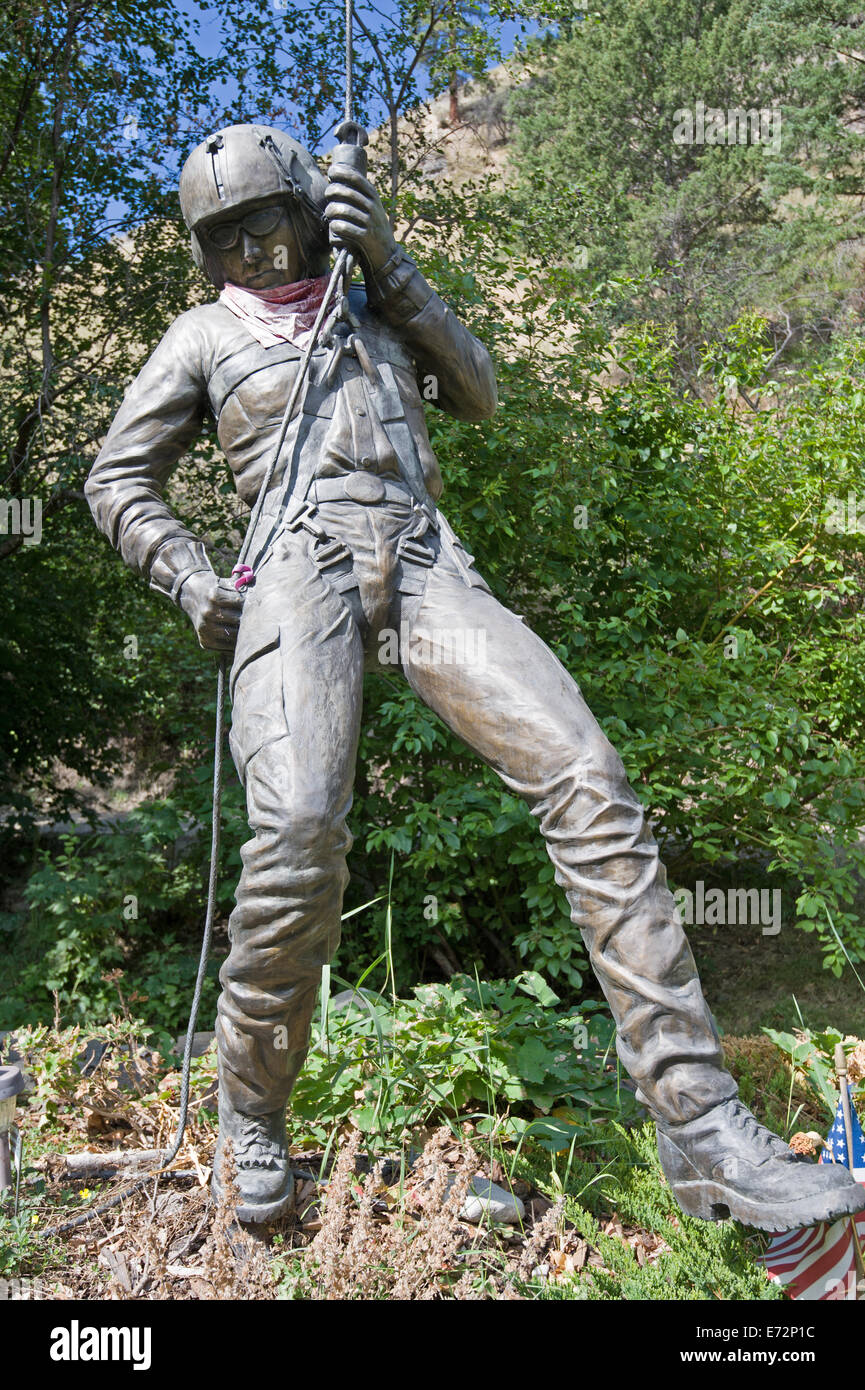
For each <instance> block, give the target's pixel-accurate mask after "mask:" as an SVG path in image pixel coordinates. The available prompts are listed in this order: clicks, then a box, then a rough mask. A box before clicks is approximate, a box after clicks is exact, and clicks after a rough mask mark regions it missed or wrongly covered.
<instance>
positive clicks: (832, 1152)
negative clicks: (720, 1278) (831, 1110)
mask: <svg viewBox="0 0 865 1390" xmlns="http://www.w3.org/2000/svg"><path fill="white" fill-rule="evenodd" d="M847 1093H848V1095H849V1087H848V1092H847ZM850 1115H851V1120H852V1129H853V1152H852V1154H848V1153H847V1135H846V1132H845V1129H844V1110H843V1106H842V1103H841V1101H840V1100H839V1101H838V1109H837V1110H836V1111H835V1123H834V1124H833V1126H832V1128H831V1129H830V1131H829V1135H828V1137H827V1139H826V1143H825V1145H824V1146H823V1152H822V1153H821V1155H820V1162H821V1163H843V1164H844V1166H845V1168H850V1170H851V1171H852V1173H853V1176H854V1178H855V1179H856V1181H857V1182H861V1183H865V1135H863V1133H862V1126H861V1125H860V1123H859V1117H858V1116H857V1114H856V1111H855V1110H854V1109H853V1104H852V1101H851V1104H850ZM854 1220H855V1222H856V1230H857V1233H858V1236H859V1248H860V1250H865V1212H859V1214H858V1215H857V1216H856V1217H853V1218H851V1217H849V1216H842V1217H841V1219H840V1220H838V1221H832V1222H829V1221H818V1222H817V1224H816V1225H814V1226H805V1227H802V1228H800V1229H799V1230H797V1231H783V1232H780V1233H779V1234H777V1235H774V1236H773V1237H772V1239H771V1241H770V1243H769V1248H768V1250H767V1251H766V1253H765V1254H764V1255H759V1256H758V1259H759V1261H760V1262H761V1263H762V1264H764V1265H765V1266H766V1273H767V1274H768V1276H769V1278H770V1279H772V1280H773V1281H774V1282H775V1283H776V1284H781V1285H782V1286H783V1287H784V1288H785V1289H786V1290H787V1292H788V1293H789V1294H790V1297H791V1298H794V1299H803V1300H805V1301H814V1302H816V1301H828V1302H837V1301H839V1300H846V1299H855V1298H856V1283H857V1278H858V1272H857V1264H856V1250H855V1247H854V1243H853V1239H854V1238H853V1221H854Z"/></svg>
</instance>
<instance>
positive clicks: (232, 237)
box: [207, 206, 285, 251]
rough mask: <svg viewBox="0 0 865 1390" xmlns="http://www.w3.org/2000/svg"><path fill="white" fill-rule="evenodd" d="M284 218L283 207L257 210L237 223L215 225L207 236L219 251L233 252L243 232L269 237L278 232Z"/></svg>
mask: <svg viewBox="0 0 865 1390" xmlns="http://www.w3.org/2000/svg"><path fill="white" fill-rule="evenodd" d="M284 216H285V209H284V208H283V207H279V206H275V207H266V208H257V209H256V210H255V211H254V212H248V213H247V214H246V215H245V217H242V218H240V219H239V220H238V221H237V222H217V223H215V224H214V226H212V227H208V228H207V236H208V239H209V240H210V241H211V242H212V243H213V245H214V246H215V247H216V249H217V250H218V251H231V250H232V249H233V248H234V247H235V246H236V245H237V243H238V241H239V240H240V233H241V231H244V232H248V234H249V235H250V236H254V237H260V236H269V234H270V233H271V232H275V231H276V229H277V227H278V226H279V224H280V222H281V221H282V218H283V217H284Z"/></svg>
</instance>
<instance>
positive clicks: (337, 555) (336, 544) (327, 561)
mask: <svg viewBox="0 0 865 1390" xmlns="http://www.w3.org/2000/svg"><path fill="white" fill-rule="evenodd" d="M312 558H313V560H314V561H315V563H316V565H317V566H318V568H319V569H320V570H324V569H329V568H330V566H331V565H337V564H339V562H340V560H345V559H350V558H351V551H350V550H349V548H348V546H347V545H344V544H343V542H342V541H337V540H325V542H324V544H323V545H316V546H314V547H313V552H312Z"/></svg>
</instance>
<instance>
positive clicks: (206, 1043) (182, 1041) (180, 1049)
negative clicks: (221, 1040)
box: [174, 1032, 216, 1057]
mask: <svg viewBox="0 0 865 1390" xmlns="http://www.w3.org/2000/svg"><path fill="white" fill-rule="evenodd" d="M215 1037H216V1034H215V1033H212V1032H210V1033H208V1032H201V1033H193V1035H192V1055H193V1057H203V1056H204V1054H205V1052H206V1051H207V1049H208V1048H209V1047H210V1044H211V1043H212V1042H213V1039H214V1038H215ZM185 1048H186V1034H185V1033H181V1034H180V1037H179V1038H177V1039H176V1041H175V1044H174V1050H175V1052H176V1053H177V1054H178V1056H180V1057H182V1056H183V1053H184V1050H185Z"/></svg>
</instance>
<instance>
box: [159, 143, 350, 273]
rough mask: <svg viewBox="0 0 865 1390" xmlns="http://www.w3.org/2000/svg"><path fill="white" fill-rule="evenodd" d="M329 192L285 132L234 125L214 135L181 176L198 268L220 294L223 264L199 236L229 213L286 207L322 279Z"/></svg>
mask: <svg viewBox="0 0 865 1390" xmlns="http://www.w3.org/2000/svg"><path fill="white" fill-rule="evenodd" d="M326 188H327V179H326V178H325V176H324V175H323V174H322V172H321V170H320V169H319V167H318V165H317V164H316V162H315V160H314V159H313V157H312V155H311V154H309V153H308V151H307V150H305V149H304V148H303V146H302V145H299V144H298V143H297V141H296V140H292V138H291V136H290V135H286V134H285V132H284V131H281V130H273V129H271V128H270V127H268V126H259V125H232V126H227V127H226V128H225V129H224V130H219V131H216V132H214V134H213V135H209V136H208V137H207V139H206V140H202V142H201V144H200V145H196V147H195V149H194V150H193V151H192V153H191V154H190V156H189V158H188V159H187V161H186V163H185V164H184V166H183V169H182V171H181V174H180V190H179V191H180V209H181V212H182V213H183V220H184V222H185V223H186V225H187V227H188V228H189V232H190V236H191V240H192V255H193V258H194V260H195V263H196V265H197V266H199V267H200V268H201V269H202V270H204V271H205V273H206V274H207V275H208V276H209V277H210V279H211V280H212V281H213V283H214V284H215V285H216V286H217V288H219V289H221V288H222V285H223V284H224V277H223V275H222V272H221V269H220V264H219V258H218V256H215V255H214V254H213V251H212V250H211V249H210V248H208V246H207V244H206V238H205V239H202V237H201V233H202V232H203V231H206V229H207V227H208V225H209V224H210V223H212V222H216V221H219V220H220V219H221V218H223V217H225V216H226V215H230V214H231V213H234V212H240V210H242V209H244V210H245V209H249V208H253V207H263V206H266V205H267V204H268V203H274V202H283V203H284V204H285V206H286V207H287V208H288V210H289V212H290V213H291V217H292V223H293V226H294V229H295V232H296V234H297V236H298V241H299V244H300V246H301V249H302V252H303V254H304V260H305V262H306V264H307V266H308V267H309V272H310V273H316V274H320V273H321V271H322V269H323V268H326V258H327V225H326V223H325V221H324V205H325V190H326Z"/></svg>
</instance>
